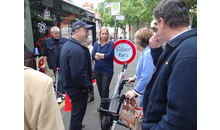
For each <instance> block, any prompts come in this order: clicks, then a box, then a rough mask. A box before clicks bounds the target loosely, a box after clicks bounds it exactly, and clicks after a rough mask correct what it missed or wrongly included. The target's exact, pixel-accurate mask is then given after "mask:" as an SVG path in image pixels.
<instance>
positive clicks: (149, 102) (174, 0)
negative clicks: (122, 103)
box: [142, 0, 197, 130]
mask: <svg viewBox="0 0 220 130" xmlns="http://www.w3.org/2000/svg"><path fill="white" fill-rule="evenodd" d="M154 18H155V21H156V23H155V25H157V26H158V33H157V34H154V36H153V37H151V39H150V46H151V55H152V56H153V59H154V64H155V65H156V72H155V73H154V75H153V78H152V79H151V81H150V83H149V84H148V85H147V87H146V90H145V93H144V100H143V112H144V118H143V121H142V130H162V129H163V130H196V129H197V30H196V29H189V16H188V9H187V4H186V1H184V0H163V1H162V2H160V3H159V4H158V5H157V6H156V8H155V9H154ZM164 42H167V43H166V47H165V50H164V51H163V49H162V47H161V45H162V43H164Z"/></svg>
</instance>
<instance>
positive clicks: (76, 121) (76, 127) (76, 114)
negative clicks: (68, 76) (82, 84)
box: [70, 91, 88, 130]
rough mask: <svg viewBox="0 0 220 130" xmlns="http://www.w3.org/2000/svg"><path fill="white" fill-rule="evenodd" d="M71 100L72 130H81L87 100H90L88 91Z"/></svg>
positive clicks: (72, 97)
mask: <svg viewBox="0 0 220 130" xmlns="http://www.w3.org/2000/svg"><path fill="white" fill-rule="evenodd" d="M70 99H71V105H72V108H71V118H70V130H81V129H82V121H83V118H84V116H85V113H86V107H87V100H88V91H87V92H80V93H78V94H76V95H74V96H71V97H70Z"/></svg>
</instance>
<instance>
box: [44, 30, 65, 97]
mask: <svg viewBox="0 0 220 130" xmlns="http://www.w3.org/2000/svg"><path fill="white" fill-rule="evenodd" d="M51 34H52V37H49V38H46V39H44V46H43V60H44V64H43V66H42V67H46V62H47V63H48V66H49V68H50V69H52V70H53V72H54V76H55V77H56V68H60V63H59V61H60V51H61V48H62V46H63V45H64V43H65V42H66V41H67V39H66V38H63V37H60V29H59V28H58V27H56V26H53V27H52V28H51ZM61 71H62V70H60V71H59V74H58V86H57V91H58V92H60V93H62V94H64V93H65V92H64V89H63V85H62V80H61Z"/></svg>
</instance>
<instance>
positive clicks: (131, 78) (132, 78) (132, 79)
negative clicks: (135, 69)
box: [128, 76, 136, 83]
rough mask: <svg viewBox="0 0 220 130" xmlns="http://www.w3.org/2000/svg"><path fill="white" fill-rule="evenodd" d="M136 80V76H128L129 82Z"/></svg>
mask: <svg viewBox="0 0 220 130" xmlns="http://www.w3.org/2000/svg"><path fill="white" fill-rule="evenodd" d="M135 80H136V77H135V76H134V77H129V78H128V83H130V82H131V81H135Z"/></svg>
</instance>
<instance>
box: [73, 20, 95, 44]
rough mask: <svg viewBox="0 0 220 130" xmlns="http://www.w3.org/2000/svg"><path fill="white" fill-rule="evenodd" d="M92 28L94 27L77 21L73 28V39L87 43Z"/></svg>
mask: <svg viewBox="0 0 220 130" xmlns="http://www.w3.org/2000/svg"><path fill="white" fill-rule="evenodd" d="M92 27H93V25H88V24H86V23H85V22H82V21H77V22H75V23H74V24H73V26H72V33H73V36H72V37H73V38H75V39H76V40H78V41H79V42H80V43H82V44H83V43H85V42H87V38H88V36H89V29H90V28H92Z"/></svg>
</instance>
